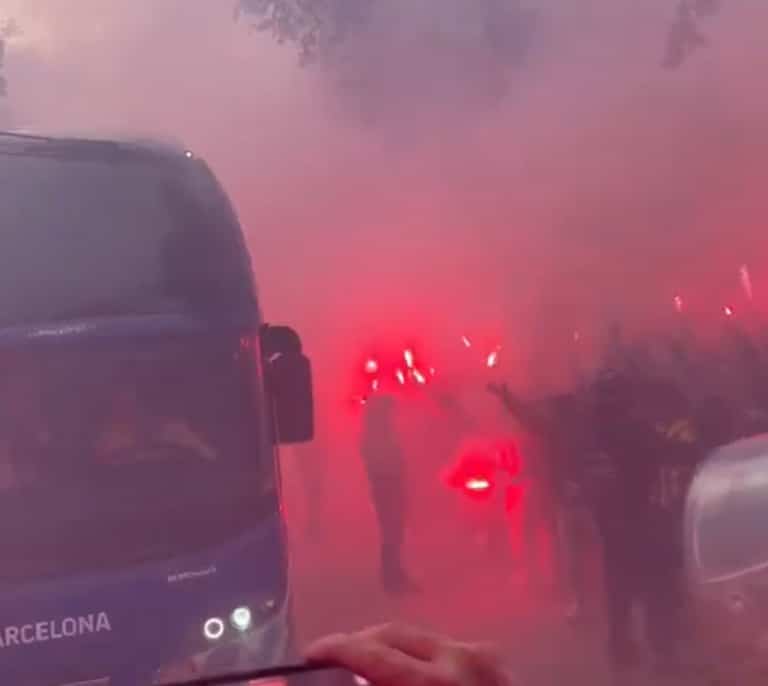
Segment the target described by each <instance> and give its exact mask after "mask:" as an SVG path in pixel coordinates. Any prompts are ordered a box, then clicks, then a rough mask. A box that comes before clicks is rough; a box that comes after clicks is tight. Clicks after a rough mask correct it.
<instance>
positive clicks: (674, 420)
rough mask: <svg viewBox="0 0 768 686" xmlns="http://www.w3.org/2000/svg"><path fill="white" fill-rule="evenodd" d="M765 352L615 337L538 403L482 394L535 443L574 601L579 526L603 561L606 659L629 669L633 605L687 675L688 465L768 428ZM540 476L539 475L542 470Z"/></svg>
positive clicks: (649, 637)
mask: <svg viewBox="0 0 768 686" xmlns="http://www.w3.org/2000/svg"><path fill="white" fill-rule="evenodd" d="M767 353H768V346H766V345H764V344H763V343H762V342H761V341H760V339H759V338H758V337H757V336H756V335H754V334H749V333H747V332H746V331H745V330H743V329H739V328H738V327H736V326H733V327H730V328H729V329H728V330H727V331H726V332H725V333H724V335H723V336H721V337H720V338H718V340H717V341H716V342H714V343H713V342H709V343H708V344H704V343H698V342H697V341H696V340H695V339H694V338H693V337H692V336H686V337H681V336H679V335H678V336H677V337H668V338H665V337H661V336H660V337H658V338H656V339H651V340H646V341H643V342H641V341H633V342H631V343H630V342H626V341H623V340H622V339H621V337H616V340H615V341H614V342H613V343H612V345H611V347H610V349H609V350H608V351H607V353H606V354H605V356H604V359H603V360H602V361H601V363H600V365H599V366H598V368H597V370H596V372H595V373H594V374H593V375H592V376H591V378H590V379H589V380H588V381H582V383H580V384H579V385H578V386H577V387H574V388H572V389H571V390H570V391H569V392H566V393H563V394H560V395H557V396H552V397H549V398H545V399H543V400H539V401H537V402H529V401H526V400H524V399H522V398H520V397H518V396H517V395H515V394H514V393H513V392H512V391H511V390H510V389H509V388H508V387H507V386H506V385H498V386H492V387H491V388H490V390H491V391H492V392H493V393H495V394H496V395H497V396H498V397H499V398H500V399H501V401H502V402H503V403H504V406H505V407H506V408H507V409H508V410H509V412H510V413H512V414H513V415H514V416H515V418H516V419H517V420H518V422H519V423H520V424H521V425H522V426H523V428H524V429H525V430H526V431H528V432H531V433H533V434H535V435H536V436H537V438H538V439H539V445H540V446H541V451H540V454H539V455H538V456H536V458H537V459H539V460H541V461H542V462H543V463H544V464H545V465H546V467H547V469H546V472H547V473H548V479H547V480H548V481H549V483H548V484H540V487H543V488H548V489H549V491H550V494H551V501H552V503H553V505H554V508H553V509H554V511H555V513H556V514H555V516H554V517H553V519H554V522H555V523H554V526H555V527H556V528H557V529H558V531H559V533H560V536H559V538H560V540H561V543H562V552H563V555H562V556H561V560H562V562H563V565H562V566H563V567H564V569H565V572H566V574H565V576H566V579H567V580H568V582H569V583H570V586H571V589H572V592H573V594H574V599H575V600H576V602H577V603H579V602H583V601H584V589H585V579H584V575H583V572H581V570H579V568H578V558H579V555H580V554H581V553H582V552H583V551H582V550H581V548H582V547H583V546H584V536H583V532H584V528H585V526H584V525H585V523H587V522H589V523H591V524H592V525H593V527H594V529H595V530H596V532H597V538H598V542H599V547H600V550H601V553H602V556H601V557H602V563H603V584H602V586H603V589H604V597H605V609H606V619H607V625H608V643H607V652H608V655H609V658H610V660H611V662H612V664H613V665H614V666H615V667H616V668H617V669H625V668H630V667H633V666H635V665H636V664H637V663H638V662H639V661H640V655H641V652H640V650H639V646H638V645H636V643H635V638H634V637H635V635H636V632H635V631H634V625H633V616H634V612H633V608H635V607H638V606H640V607H641V608H642V609H643V614H644V620H645V621H644V626H645V633H646V636H645V639H646V642H647V645H648V648H649V649H650V651H651V654H652V656H653V659H654V663H655V668H656V669H658V670H659V671H661V672H677V671H679V670H680V669H685V668H686V666H687V665H686V664H685V662H686V660H685V657H684V650H683V647H684V645H685V643H686V637H687V636H689V635H691V631H692V627H690V626H689V625H688V624H687V622H688V619H689V618H688V617H687V614H686V589H685V581H684V562H685V560H684V539H683V517H684V506H685V495H686V492H687V487H688V484H689V483H690V479H691V478H692V476H693V474H694V471H695V469H696V466H697V465H698V464H699V463H700V461H701V460H703V459H704V458H705V457H706V456H707V455H708V454H709V453H710V452H711V451H712V450H713V449H714V448H716V447H718V446H720V445H724V444H727V443H730V442H732V441H734V440H737V439H738V438H741V437H746V436H750V435H754V434H757V433H761V432H763V431H765V430H768V402H767V400H768V398H767V397H766V394H765V389H766V386H765V384H764V383H763V378H764V374H765V370H766V369H768V367H766V364H765V362H766V361H767V360H766V354H767ZM540 471H541V470H540Z"/></svg>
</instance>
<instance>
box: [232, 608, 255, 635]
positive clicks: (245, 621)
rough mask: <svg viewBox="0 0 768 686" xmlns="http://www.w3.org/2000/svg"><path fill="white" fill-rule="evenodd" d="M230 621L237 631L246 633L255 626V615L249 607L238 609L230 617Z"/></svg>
mask: <svg viewBox="0 0 768 686" xmlns="http://www.w3.org/2000/svg"><path fill="white" fill-rule="evenodd" d="M229 621H230V622H231V623H232V627H233V628H234V629H237V631H240V632H245V631H248V629H250V628H251V625H252V624H253V615H252V613H251V609H250V608H249V607H245V606H243V607H238V608H237V609H235V610H233V611H232V614H231V615H230V617H229Z"/></svg>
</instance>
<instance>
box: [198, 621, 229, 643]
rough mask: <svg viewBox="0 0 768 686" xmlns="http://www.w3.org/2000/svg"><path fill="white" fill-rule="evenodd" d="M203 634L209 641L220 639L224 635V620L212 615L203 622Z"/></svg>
mask: <svg viewBox="0 0 768 686" xmlns="http://www.w3.org/2000/svg"><path fill="white" fill-rule="evenodd" d="M203 635H204V636H205V637H206V638H207V639H208V640H209V641H218V640H219V639H220V638H221V637H222V636H223V635H224V622H223V621H222V620H220V619H219V618H218V617H211V618H210V619H206V620H205V624H203Z"/></svg>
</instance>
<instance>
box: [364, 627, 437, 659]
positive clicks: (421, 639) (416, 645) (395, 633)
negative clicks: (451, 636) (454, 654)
mask: <svg viewBox="0 0 768 686" xmlns="http://www.w3.org/2000/svg"><path fill="white" fill-rule="evenodd" d="M362 633H363V634H367V635H368V636H370V637H371V638H373V639H374V640H378V641H381V642H382V643H384V644H385V645H388V646H389V647H390V648H394V649H396V650H399V651H401V652H403V653H405V654H406V655H410V656H411V657H415V658H416V659H418V660H433V659H434V658H435V656H436V655H437V653H438V652H439V650H440V648H441V646H442V645H443V643H444V639H443V638H442V637H440V636H438V635H437V634H435V633H433V632H430V631H427V630H426V629H420V628H417V627H414V626H410V625H407V624H399V623H397V622H390V623H388V624H382V625H381V626H377V627H373V628H372V629H367V630H366V631H364V632H362Z"/></svg>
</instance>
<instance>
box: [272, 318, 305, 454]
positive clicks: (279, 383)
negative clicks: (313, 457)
mask: <svg viewBox="0 0 768 686" xmlns="http://www.w3.org/2000/svg"><path fill="white" fill-rule="evenodd" d="M261 345H262V352H263V355H264V363H265V367H266V373H267V388H268V391H269V394H270V396H271V399H272V404H273V408H274V414H275V424H276V431H277V441H278V442H279V443H283V444H291V443H306V442H307V441H311V440H312V439H313V438H314V435H315V403H314V393H313V390H312V363H311V362H310V360H309V358H308V357H307V356H306V355H305V354H304V353H303V351H302V346H301V339H300V337H299V335H298V334H297V333H296V331H294V330H293V329H292V328H290V327H288V326H269V325H267V326H265V327H264V328H263V329H262V332H261Z"/></svg>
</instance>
